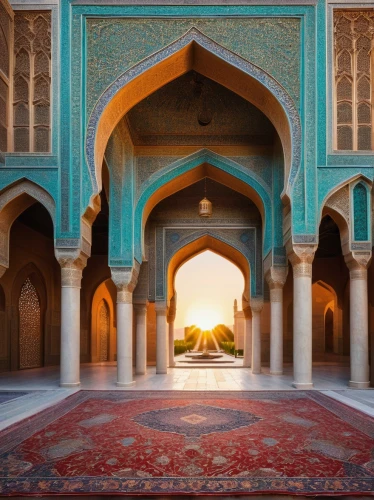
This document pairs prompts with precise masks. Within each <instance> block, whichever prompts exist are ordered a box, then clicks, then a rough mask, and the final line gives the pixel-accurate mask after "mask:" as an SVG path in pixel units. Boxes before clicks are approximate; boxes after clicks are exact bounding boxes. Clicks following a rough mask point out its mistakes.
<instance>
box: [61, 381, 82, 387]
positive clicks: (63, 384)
mask: <svg viewBox="0 0 374 500" xmlns="http://www.w3.org/2000/svg"><path fill="white" fill-rule="evenodd" d="M80 385H81V383H80V382H72V383H70V382H66V383H65V382H60V387H79V386H80Z"/></svg>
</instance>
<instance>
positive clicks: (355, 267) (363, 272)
mask: <svg viewBox="0 0 374 500" xmlns="http://www.w3.org/2000/svg"><path fill="white" fill-rule="evenodd" d="M344 260H345V263H346V264H347V267H348V269H349V277H350V279H351V280H363V279H365V280H366V279H367V270H368V267H369V264H370V261H371V252H350V253H349V254H347V255H344Z"/></svg>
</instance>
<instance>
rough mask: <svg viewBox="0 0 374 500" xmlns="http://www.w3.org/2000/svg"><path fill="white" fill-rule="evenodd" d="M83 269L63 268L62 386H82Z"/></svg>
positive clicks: (71, 266) (72, 266)
mask: <svg viewBox="0 0 374 500" xmlns="http://www.w3.org/2000/svg"><path fill="white" fill-rule="evenodd" d="M81 280H82V269H81V268H79V267H74V265H73V264H70V265H67V266H66V267H62V268H61V354H60V356H61V360H60V386H61V387H76V386H79V385H80V291H81V290H80V288H81Z"/></svg>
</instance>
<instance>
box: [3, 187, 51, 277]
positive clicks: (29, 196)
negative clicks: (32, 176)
mask: <svg viewBox="0 0 374 500" xmlns="http://www.w3.org/2000/svg"><path fill="white" fill-rule="evenodd" d="M35 202H39V203H41V204H42V205H43V206H44V207H45V208H46V209H47V211H48V212H49V214H50V216H51V219H52V222H53V226H54V227H55V219H56V217H55V215H56V213H55V212H56V207H55V201H54V199H53V198H52V196H51V195H50V194H49V193H48V192H47V191H45V190H44V189H43V188H42V187H40V186H39V185H38V184H35V183H34V182H31V181H29V180H26V179H24V180H22V181H19V182H17V183H16V184H13V185H11V186H9V187H8V188H6V189H4V190H3V191H2V192H1V193H0V277H1V276H2V275H3V274H4V272H5V271H6V269H7V268H8V267H9V235H10V229H11V227H12V224H13V222H14V221H15V220H16V218H17V217H18V216H19V215H20V214H21V213H22V212H23V211H24V210H26V209H27V208H29V207H30V206H31V205H32V204H34V203H35Z"/></svg>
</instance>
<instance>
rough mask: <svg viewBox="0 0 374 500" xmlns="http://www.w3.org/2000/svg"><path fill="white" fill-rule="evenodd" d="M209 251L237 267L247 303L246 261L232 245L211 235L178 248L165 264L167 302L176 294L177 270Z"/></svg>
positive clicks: (249, 293)
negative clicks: (242, 278)
mask: <svg viewBox="0 0 374 500" xmlns="http://www.w3.org/2000/svg"><path fill="white" fill-rule="evenodd" d="M205 250H211V251H212V252H214V253H216V254H217V255H220V256H221V257H224V258H225V259H227V260H228V261H230V262H231V263H232V264H234V265H235V266H236V267H238V268H239V269H240V271H241V273H242V274H243V277H244V290H243V297H244V298H245V300H246V301H247V302H249V299H250V295H251V273H250V264H249V262H248V259H247V258H246V257H245V255H244V254H242V253H241V252H240V251H239V250H237V249H236V248H235V247H233V246H232V245H229V244H228V243H227V242H224V241H222V240H221V239H218V238H216V237H214V236H212V235H204V236H202V237H199V238H198V239H195V240H193V241H191V242H189V243H187V244H186V245H185V246H183V247H182V248H180V249H179V250H178V251H177V252H176V253H175V254H174V255H173V256H172V257H171V259H170V260H169V262H168V263H167V268H166V272H167V295H166V296H167V300H168V301H169V300H171V298H172V297H173V296H174V295H175V294H176V290H175V276H176V274H177V271H178V269H179V268H180V267H181V266H182V265H183V264H185V263H186V262H187V261H189V260H190V259H192V258H193V257H195V256H196V255H198V254H200V253H202V252H204V251H205Z"/></svg>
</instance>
